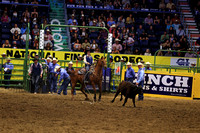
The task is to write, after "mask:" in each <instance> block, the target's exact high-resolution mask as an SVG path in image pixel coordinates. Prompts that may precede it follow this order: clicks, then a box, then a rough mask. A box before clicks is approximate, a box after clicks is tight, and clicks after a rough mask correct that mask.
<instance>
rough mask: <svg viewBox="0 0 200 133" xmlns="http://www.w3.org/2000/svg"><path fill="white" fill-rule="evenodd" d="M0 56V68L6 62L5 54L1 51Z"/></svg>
mask: <svg viewBox="0 0 200 133" xmlns="http://www.w3.org/2000/svg"><path fill="white" fill-rule="evenodd" d="M1 56H2V58H1V60H0V62H1V66H0V69H1V68H2V67H3V64H4V62H6V54H5V53H3V54H1Z"/></svg>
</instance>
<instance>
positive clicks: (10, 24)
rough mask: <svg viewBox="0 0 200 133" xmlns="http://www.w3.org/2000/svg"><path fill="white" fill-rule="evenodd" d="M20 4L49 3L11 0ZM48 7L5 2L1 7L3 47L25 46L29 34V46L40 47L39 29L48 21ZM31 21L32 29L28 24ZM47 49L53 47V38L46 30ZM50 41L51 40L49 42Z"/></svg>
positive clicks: (35, 0)
mask: <svg viewBox="0 0 200 133" xmlns="http://www.w3.org/2000/svg"><path fill="white" fill-rule="evenodd" d="M11 2H13V3H20V4H48V3H47V2H46V0H45V1H44V0H42V1H41V0H40V2H38V1H37V0H33V1H28V0H23V1H18V0H14V1H11ZM47 9H48V7H47V8H46V7H40V6H31V5H15V4H13V5H12V4H5V5H4V6H3V8H1V14H2V17H1V38H0V39H2V41H1V47H3V48H25V44H26V36H27V34H26V33H28V35H29V48H31V49H39V45H38V43H39V29H40V28H42V27H41V25H42V24H43V25H45V24H47V23H48V21H49V20H48V10H47ZM28 23H30V29H27V24H28ZM46 36H47V37H48V39H46V40H45V41H46V42H45V49H48V50H52V49H53V44H52V43H53V39H52V37H51V35H50V33H49V29H48V30H47V31H46V34H45V37H46ZM47 41H50V42H47Z"/></svg>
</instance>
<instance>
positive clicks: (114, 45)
mask: <svg viewBox="0 0 200 133" xmlns="http://www.w3.org/2000/svg"><path fill="white" fill-rule="evenodd" d="M119 41H120V40H119V39H118V38H116V39H115V43H114V44H113V46H112V47H113V48H114V47H116V49H117V50H118V51H119V52H121V51H122V45H121V44H119Z"/></svg>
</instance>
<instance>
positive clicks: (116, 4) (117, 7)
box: [113, 0, 122, 9]
mask: <svg viewBox="0 0 200 133" xmlns="http://www.w3.org/2000/svg"><path fill="white" fill-rule="evenodd" d="M113 5H114V9H120V8H121V6H122V5H121V2H120V0H115V1H114V4H113Z"/></svg>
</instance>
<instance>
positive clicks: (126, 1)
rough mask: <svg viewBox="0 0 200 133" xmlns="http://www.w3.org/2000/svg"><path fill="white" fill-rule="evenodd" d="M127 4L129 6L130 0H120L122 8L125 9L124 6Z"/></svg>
mask: <svg viewBox="0 0 200 133" xmlns="http://www.w3.org/2000/svg"><path fill="white" fill-rule="evenodd" d="M127 4H130V0H122V5H123V8H125V6H126V5H127Z"/></svg>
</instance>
